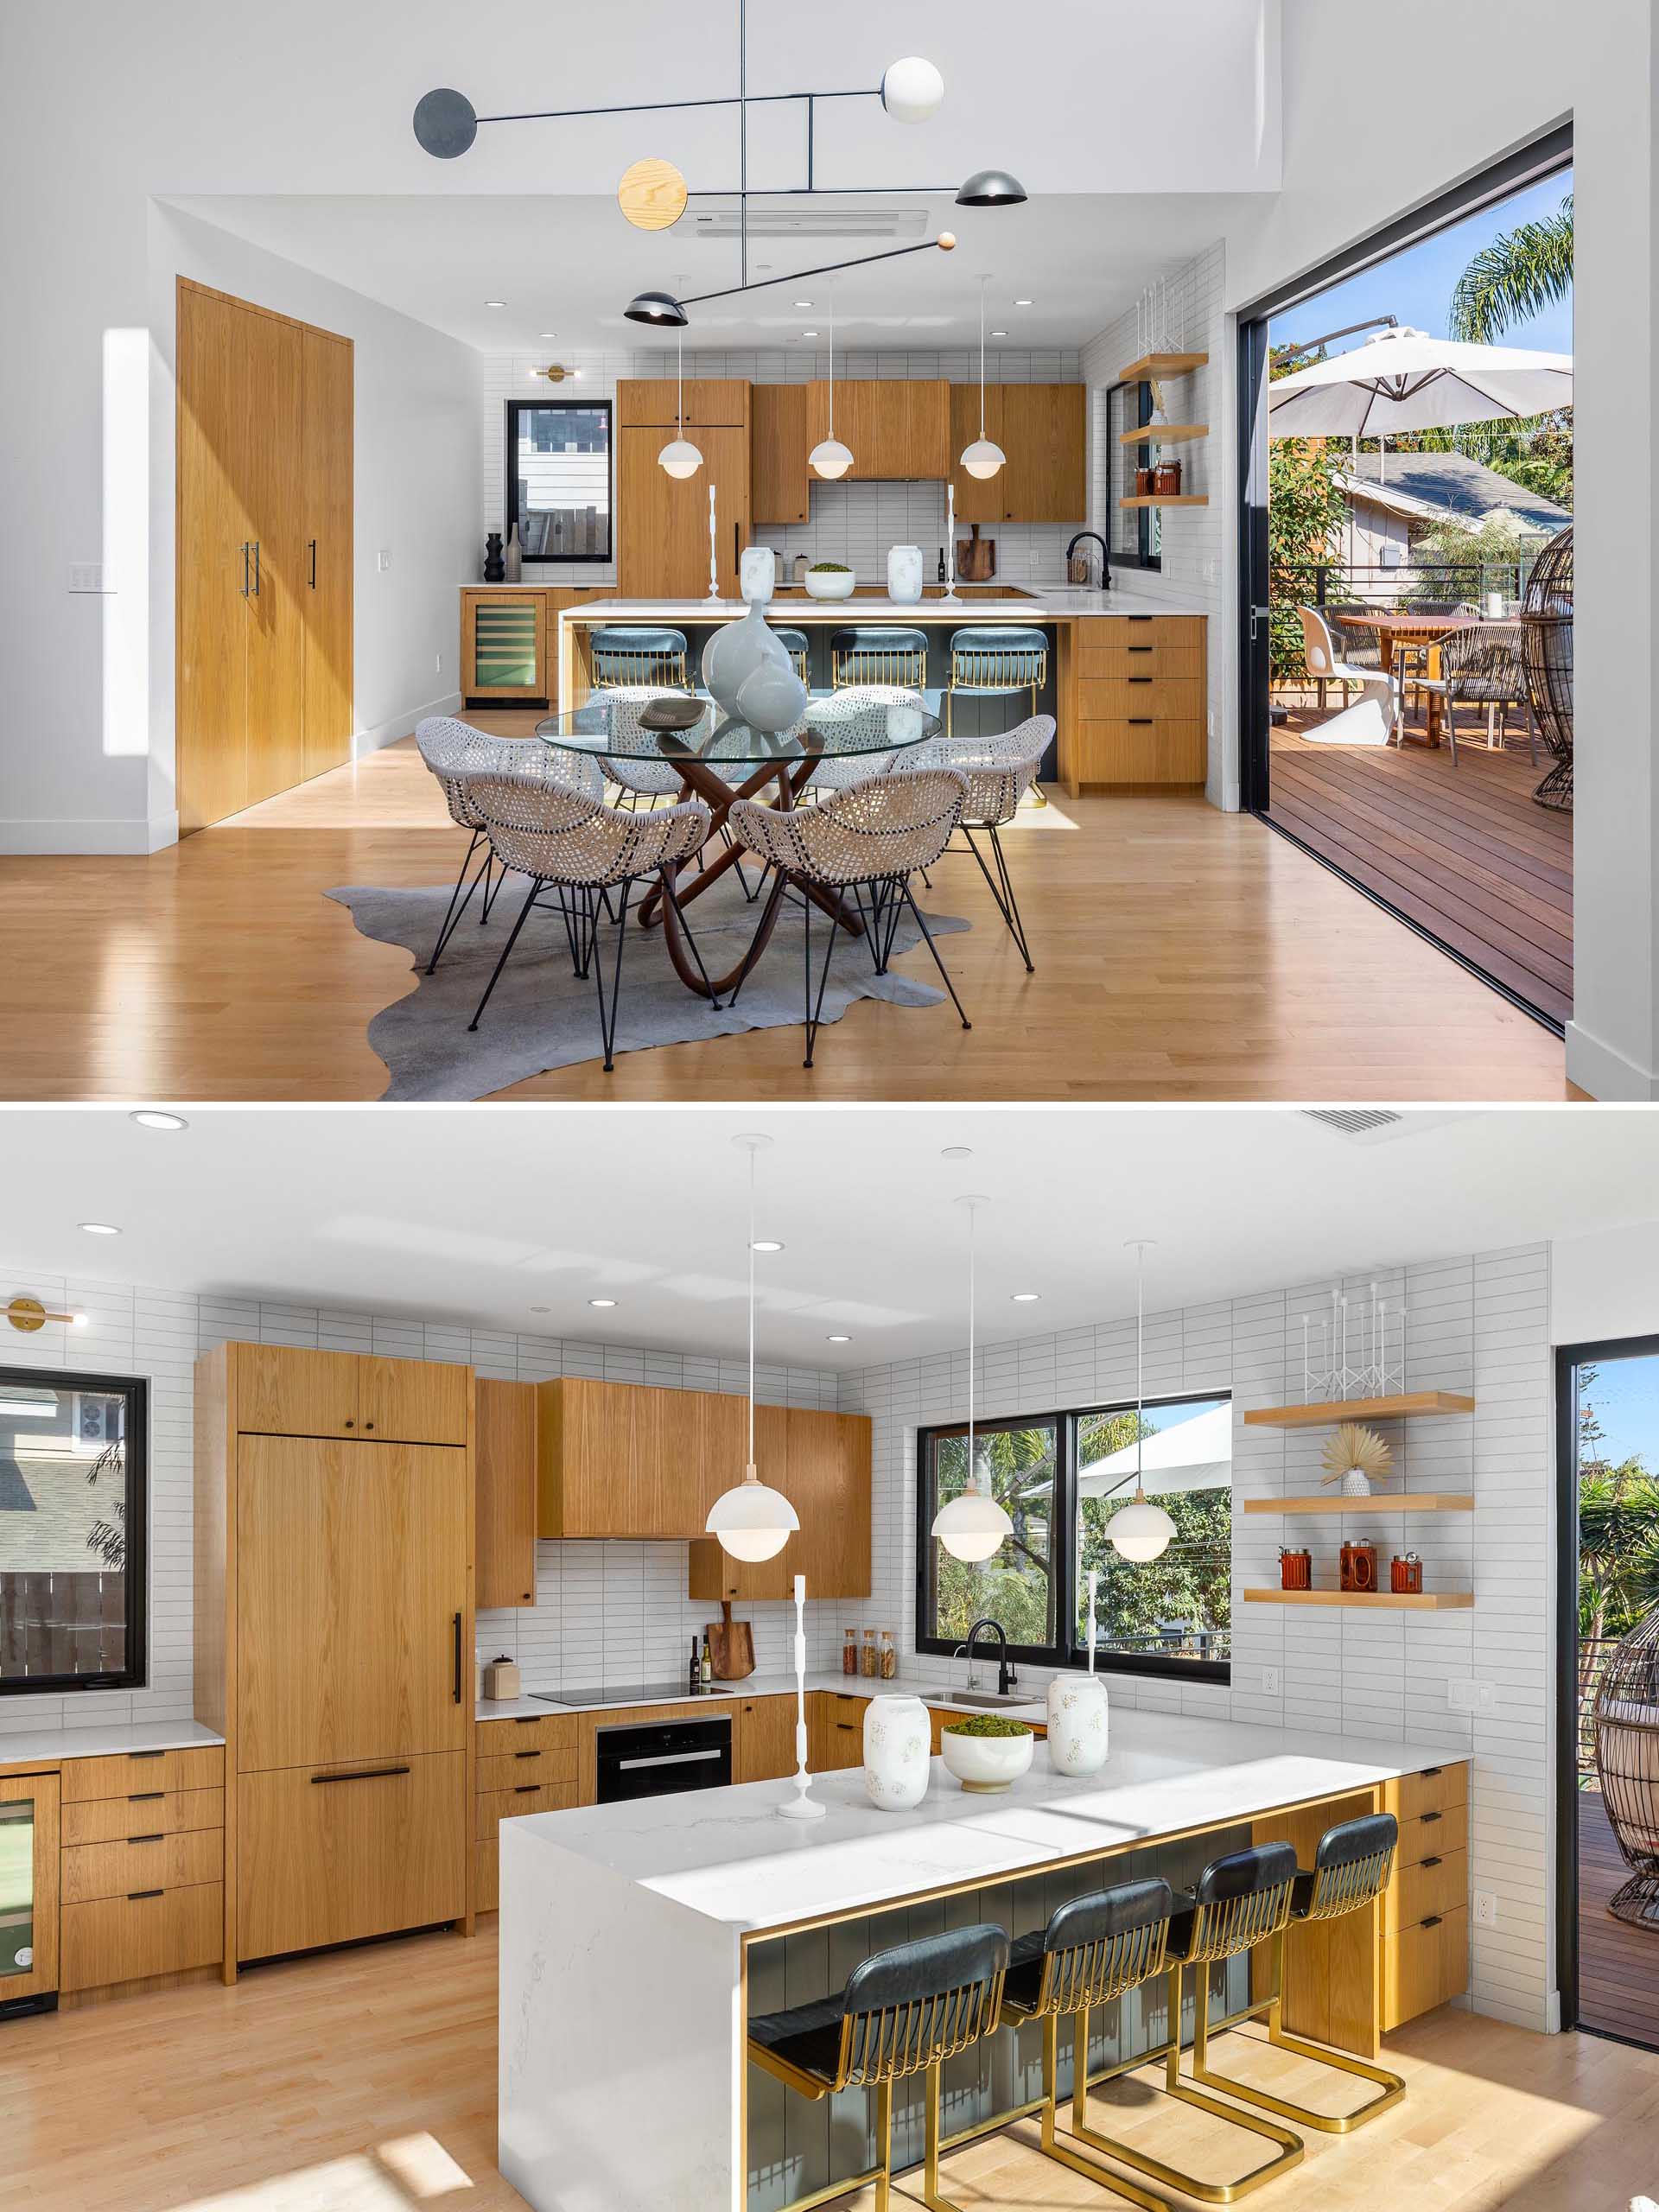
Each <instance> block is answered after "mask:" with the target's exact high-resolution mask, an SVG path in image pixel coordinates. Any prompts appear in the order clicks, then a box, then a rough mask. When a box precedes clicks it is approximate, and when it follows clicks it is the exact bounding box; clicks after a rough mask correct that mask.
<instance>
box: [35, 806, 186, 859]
mask: <svg viewBox="0 0 1659 2212" xmlns="http://www.w3.org/2000/svg"><path fill="white" fill-rule="evenodd" d="M178 842H179V817H178V816H177V815H176V814H162V815H157V816H156V817H154V819H152V820H148V821H141V822H131V821H126V822H122V821H92V822H31V821H29V820H27V819H25V818H24V817H21V816H16V817H12V818H11V819H10V820H0V853H11V854H18V855H26V854H48V853H62V854H74V853H91V854H102V855H121V854H125V855H136V856H137V858H139V859H141V860H142V859H143V858H145V857H147V856H148V855H149V854H151V853H158V852H160V851H161V849H162V846H163V845H176V844H177V843H178Z"/></svg>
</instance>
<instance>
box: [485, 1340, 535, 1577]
mask: <svg viewBox="0 0 1659 2212" xmlns="http://www.w3.org/2000/svg"><path fill="white" fill-rule="evenodd" d="M476 1389H477V1394H478V1395H477V1405H478V1412H477V1420H478V1435H477V1454H476V1455H477V1460H478V1503H477V1522H476V1528H477V1536H476V1541H475V1545H474V1559H475V1561H476V1567H475V1573H476V1577H477V1599H478V1603H479V1605H480V1606H482V1605H534V1604H535V1602H536V1385H535V1384H534V1383H498V1382H493V1381H492V1380H491V1379H490V1378H489V1377H488V1376H482V1375H480V1376H479V1378H478V1383H477V1384H476Z"/></svg>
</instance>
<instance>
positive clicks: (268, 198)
mask: <svg viewBox="0 0 1659 2212" xmlns="http://www.w3.org/2000/svg"><path fill="white" fill-rule="evenodd" d="M434 166H435V167H436V164H434ZM171 204H173V205H175V206H177V207H181V208H182V209H184V210H185V212H186V213H189V214H193V215H195V216H198V217H200V219H202V220H204V221H206V222H210V223H214V224H217V225H218V226H219V227H220V228H221V229H223V230H227V231H230V232H233V233H234V234H235V235H236V236H238V237H239V238H246V239H247V240H249V241H250V242H251V244H253V245H258V246H262V247H264V249H265V250H266V251H268V252H271V253H277V254H280V255H282V256H283V258H284V259H286V260H289V261H295V262H298V263H299V264H301V265H302V267H305V268H308V269H312V270H316V271H317V272H318V273H319V274H320V275H321V276H324V277H330V278H332V279H333V280H334V282H335V283H340V284H345V285H346V286H348V287H349V288H350V289H352V290H353V291H356V292H361V293H363V294H364V295H365V296H367V297H368V298H370V299H372V300H378V302H380V303H381V304H382V305H383V306H385V307H389V308H396V309H397V311H398V312H399V313H400V314H403V315H410V316H411V317H413V319H414V320H415V321H417V322H423V323H428V324H430V325H431V326H432V327H434V328H435V329H438V330H442V331H445V332H447V333H448V334H449V335H450V336H452V337H454V338H459V339H461V340H465V341H466V343H467V344H468V345H471V346H478V347H479V348H480V349H481V350H482V351H485V352H497V353H501V352H508V353H537V354H543V355H547V356H549V357H550V358H552V357H556V356H557V355H559V354H560V353H562V352H565V351H570V350H577V349H594V348H598V349H603V350H607V351H610V352H613V353H614V352H617V351H620V350H621V349H624V348H632V347H635V346H659V345H661V344H662V343H663V342H664V340H663V338H662V336H661V334H658V333H656V332H653V331H652V330H649V329H644V328H641V327H640V326H639V324H637V323H632V322H628V321H626V320H625V319H624V316H623V314H622V310H623V308H625V307H626V304H627V302H628V301H629V300H630V299H631V298H632V296H633V294H634V293H635V292H638V291H642V290H644V289H647V288H651V289H658V290H668V291H671V292H673V293H675V295H676V296H684V295H686V294H690V293H697V292H709V291H716V290H719V289H721V288H722V287H724V286H727V285H731V284H735V283H737V281H738V267H739V249H738V245H737V244H736V242H735V241H734V240H733V239H730V238H707V237H700V236H699V235H698V234H697V233H698V231H699V227H700V226H699V222H698V218H699V217H700V216H702V215H708V214H712V213H729V212H731V211H733V210H734V208H735V205H736V203H735V201H734V200H693V201H692V202H691V204H690V207H689V208H688V209H687V211H686V213H685V214H684V215H683V217H682V218H681V219H680V221H679V223H678V224H677V225H676V226H675V227H674V228H673V229H672V230H669V231H662V232H644V231H637V230H635V229H633V228H632V226H631V225H630V224H628V223H627V222H626V221H625V220H624V219H623V217H622V214H621V213H620V210H619V208H618V207H617V204H616V200H615V197H614V194H613V192H607V193H605V194H594V195H589V196H575V195H566V196H556V195H552V194H537V195H532V194H518V195H509V196H501V197H493V196H485V195H480V194H448V195H418V196H417V195H412V194H406V195H403V196H399V197H391V196H385V195H369V194H354V195H351V196H340V195H315V196H307V195H304V194H234V195H232V194H206V195H200V196H192V197H184V198H180V199H178V200H175V201H174V202H172V203H171ZM1246 204H1247V203H1246V201H1245V200H1244V198H1243V195H1240V194H1233V195H1224V194H1196V193H1166V194H1109V193H1090V194H1053V195H1050V196H1048V197H1046V198H1044V197H1037V196H1034V197H1033V198H1032V199H1031V200H1027V202H1026V203H1025V205H1024V206H1022V207H1009V208H972V207H957V206H956V205H955V203H954V200H953V199H952V198H951V196H950V194H948V193H946V194H940V195H938V196H937V197H929V196H926V195H920V194H915V195H912V194H905V195H898V194H889V195H887V196H886V197H884V196H883V195H881V194H870V195H864V194H860V195H858V196H856V197H848V198H840V197H837V198H835V199H830V200H823V199H815V200H811V201H803V200H787V199H779V200H769V201H766V202H765V203H763V205H764V208H765V210H766V212H769V213H783V214H784V215H785V216H789V217H796V216H799V215H800V214H801V213H802V212H803V211H804V209H806V208H808V207H810V208H811V209H812V211H813V220H814V221H815V222H817V221H820V220H822V219H824V218H825V217H826V215H827V216H828V218H829V219H831V220H835V221H838V222H841V223H843V224H847V225H850V226H856V225H858V224H860V223H861V222H863V221H867V220H868V218H869V216H870V215H871V214H872V213H885V214H888V215H891V214H893V213H898V214H899V215H900V216H901V217H902V218H903V219H904V220H905V221H906V223H915V222H916V221H917V219H918V216H919V217H921V218H922V219H924V226H923V227H919V228H918V229H915V230H913V231H910V230H907V231H906V232H904V233H903V234H902V235H900V236H897V237H893V238H888V237H881V236H861V235H856V234H855V233H854V232H843V233H842V234H840V235H834V236H822V235H818V236H806V237H789V236H782V237H772V238H760V239H754V238H752V239H751V242H750V248H749V254H750V274H751V278H752V279H753V277H759V276H762V275H765V274H766V269H767V265H768V264H770V267H771V269H772V270H775V271H776V272H777V273H779V275H783V274H785V273H786V272H788V271H790V270H798V269H810V268H814V267H817V266H821V265H823V264H827V263H829V262H835V261H843V260H847V259H849V258H851V257H854V256H855V255H862V254H867V253H879V252H886V251H891V250H892V248H893V246H895V245H906V244H908V243H910V242H911V240H912V238H937V237H938V235H939V234H940V232H944V231H949V232H952V233H954V235H955V236H956V238H957V245H956V247H955V248H954V249H953V250H952V251H950V252H949V253H945V252H942V251H938V250H937V249H936V250H934V251H929V252H926V253H915V254H910V255H907V256H906V258H905V259H903V260H902V261H889V262H878V263H877V264H875V265H874V267H872V268H868V269H863V270H848V271H845V272H843V273H842V274H839V275H837V276H836V279H835V302H836V344H837V346H842V345H846V346H855V347H857V346H865V347H876V346H884V347H890V348H896V347H900V346H908V347H912V348H917V349H920V348H923V347H926V348H933V347H957V346H969V345H973V344H976V343H977V335H978V315H979V279H980V278H981V277H987V278H988V280H989V282H988V284H987V287H986V299H987V307H988V315H987V322H988V326H989V327H993V328H1006V329H1007V334H1008V336H1007V344H1008V345H1009V346H1082V345H1084V343H1086V342H1087V340H1089V339H1090V338H1092V337H1093V336H1094V335H1095V334H1096V332H1097V331H1099V330H1102V329H1103V328H1104V327H1105V326H1106V325H1107V324H1108V323H1109V322H1111V321H1114V320H1115V319H1116V317H1117V316H1118V315H1122V314H1123V313H1125V312H1126V311H1127V310H1128V308H1130V307H1131V306H1132V305H1133V304H1134V302H1135V299H1136V298H1137V297H1138V296H1139V295H1140V293H1141V291H1142V290H1143V289H1144V288H1145V287H1146V286H1147V283H1150V282H1151V280H1152V279H1153V278H1154V277H1155V276H1158V275H1160V273H1162V272H1165V271H1166V270H1168V269H1169V268H1171V267H1172V265H1173V264H1176V263H1178V262H1180V261H1182V260H1184V259H1186V258H1188V257H1191V256H1192V255H1193V254H1195V253H1197V252H1198V251H1201V250H1202V249H1203V248H1205V246H1208V245H1213V244H1214V242H1215V240H1216V239H1217V238H1219V237H1220V236H1222V234H1223V233H1224V232H1225V231H1226V230H1227V229H1228V228H1229V227H1230V226H1231V225H1232V223H1233V222H1234V221H1236V219H1237V218H1238V214H1239V212H1240V211H1241V209H1242V208H1243V207H1244V206H1245V205H1246ZM828 284H829V280H828V279H827V278H824V277H815V278H812V279H810V280H807V281H804V282H803V283H798V284H796V283H780V284H778V285H775V286H771V287H768V288H767V289H765V290H761V291H752V292H749V293H747V294H746V295H744V296H741V297H740V298H737V299H730V300H717V301H711V302H709V304H707V305H706V306H702V307H694V308H691V309H690V316H691V325H690V329H689V330H688V331H687V333H686V346H687V349H688V352H689V353H690V352H694V351H695V350H696V347H697V346H709V347H712V348H718V349H721V350H731V349H741V350H743V351H749V350H753V349H754V348H756V347H760V346H766V347H775V346H784V345H786V344H797V343H802V342H803V341H802V340H801V333H802V331H803V330H807V329H816V330H817V331H818V332H819V333H820V334H821V336H822V337H824V338H827V336H828V332H829V323H828V320H827V317H828V313H829V289H828ZM798 297H803V298H810V300H811V301H812V302H813V308H812V310H811V311H810V312H803V311H802V310H800V309H798V308H796V307H795V306H794V305H793V302H794V301H795V299H797V298H798ZM1016 298H1028V299H1030V300H1031V301H1032V302H1033V305H1032V306H1031V307H1030V308H1015V307H1014V304H1013V302H1014V300H1015V299H1016ZM491 299H499V300H504V301H505V302H506V306H505V308H486V306H485V304H484V302H486V300H491ZM548 330H551V331H553V332H554V333H556V340H555V341H554V342H553V343H552V344H549V343H548V342H546V341H544V340H543V338H542V335H541V334H542V333H543V331H548ZM804 342H805V348H806V350H807V351H809V352H810V351H812V350H814V348H813V347H812V346H811V344H810V341H804ZM819 350H821V349H819Z"/></svg>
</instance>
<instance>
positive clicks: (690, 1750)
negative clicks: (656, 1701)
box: [595, 1713, 732, 1805]
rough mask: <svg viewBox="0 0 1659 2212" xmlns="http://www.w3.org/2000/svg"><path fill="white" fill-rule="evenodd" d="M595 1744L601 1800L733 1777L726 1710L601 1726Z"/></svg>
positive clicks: (709, 1785)
mask: <svg viewBox="0 0 1659 2212" xmlns="http://www.w3.org/2000/svg"><path fill="white" fill-rule="evenodd" d="M595 1749H596V1751H597V1753H598V1768H599V1772H598V1795H599V1802H600V1803H601V1805H611V1804H614V1803H615V1802H617V1800H618V1799H619V1798H622V1797H662V1796H667V1795H668V1794H669V1793H670V1792H671V1791H673V1790H679V1789H720V1788H721V1787H722V1786H723V1785H724V1784H725V1783H728V1782H729V1781H730V1780H731V1778H732V1723H731V1716H730V1715H729V1714H728V1713H709V1715H708V1716H707V1717H706V1718H704V1717H701V1716H700V1717H699V1718H697V1719H691V1718H690V1715H688V1716H687V1717H686V1719H683V1720H652V1721H649V1722H646V1723H645V1724H644V1725H643V1726H618V1727H615V1728H601V1729H600V1730H599V1731H598V1732H597V1735H596V1741H595Z"/></svg>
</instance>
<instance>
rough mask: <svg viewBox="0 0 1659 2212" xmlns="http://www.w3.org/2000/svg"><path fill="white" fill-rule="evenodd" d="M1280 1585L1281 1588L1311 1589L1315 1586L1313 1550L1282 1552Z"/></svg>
mask: <svg viewBox="0 0 1659 2212" xmlns="http://www.w3.org/2000/svg"><path fill="white" fill-rule="evenodd" d="M1279 1586H1280V1588H1281V1590H1311V1589H1312V1588H1313V1553H1312V1552H1291V1551H1281V1553H1280V1554H1279Z"/></svg>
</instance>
